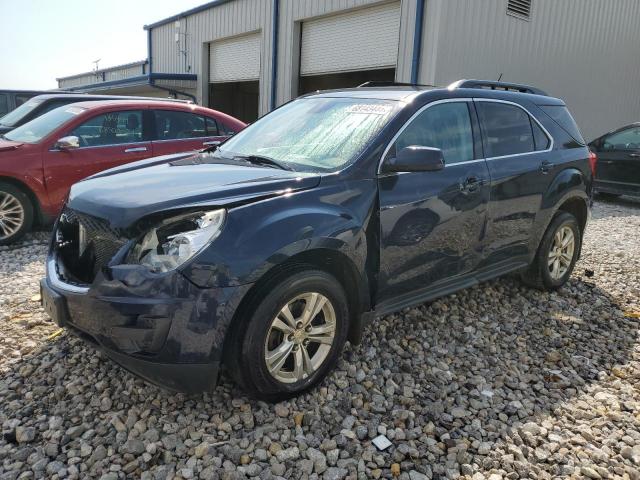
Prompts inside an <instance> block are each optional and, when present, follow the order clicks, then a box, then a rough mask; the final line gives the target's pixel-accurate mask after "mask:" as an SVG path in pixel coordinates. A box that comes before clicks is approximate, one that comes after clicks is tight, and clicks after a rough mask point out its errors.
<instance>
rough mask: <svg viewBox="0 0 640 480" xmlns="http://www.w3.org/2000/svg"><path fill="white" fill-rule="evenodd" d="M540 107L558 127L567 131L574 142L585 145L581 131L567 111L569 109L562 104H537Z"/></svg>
mask: <svg viewBox="0 0 640 480" xmlns="http://www.w3.org/2000/svg"><path fill="white" fill-rule="evenodd" d="M538 106H539V107H540V109H541V110H542V111H543V112H544V113H546V114H547V115H548V116H549V117H551V119H552V120H553V121H554V122H556V123H557V124H558V125H559V126H560V128H562V129H563V130H564V131H565V132H567V133H568V134H569V135H570V136H571V137H572V138H573V139H574V140H575V141H576V142H578V143H579V144H581V145H586V142H585V141H584V138H583V137H582V133H580V129H579V128H578V125H577V124H576V121H575V120H574V119H573V117H572V116H571V114H570V113H569V109H568V108H567V107H565V106H563V105H538Z"/></svg>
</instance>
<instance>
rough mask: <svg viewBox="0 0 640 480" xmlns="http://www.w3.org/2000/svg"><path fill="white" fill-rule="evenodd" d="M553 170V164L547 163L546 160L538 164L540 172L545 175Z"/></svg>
mask: <svg viewBox="0 0 640 480" xmlns="http://www.w3.org/2000/svg"><path fill="white" fill-rule="evenodd" d="M552 168H553V163H551V162H547V161H546V160H545V161H544V162H542V163H541V164H540V171H541V172H542V173H544V174H545V175H546V174H547V173H549V170H551V169H552Z"/></svg>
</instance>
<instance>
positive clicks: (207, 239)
mask: <svg viewBox="0 0 640 480" xmlns="http://www.w3.org/2000/svg"><path fill="white" fill-rule="evenodd" d="M225 216H226V211H225V210H212V211H210V212H202V213H195V214H190V215H185V216H182V217H179V218H176V219H170V220H168V221H165V222H164V223H163V224H162V225H160V226H158V227H156V228H153V229H152V230H150V231H149V232H147V233H146V234H145V236H144V237H142V239H141V240H140V241H139V242H138V243H137V244H136V245H135V246H134V247H133V248H132V249H131V251H130V252H129V255H128V256H127V263H136V264H140V265H144V266H145V267H147V268H149V270H151V271H152V272H156V273H161V272H168V271H170V270H175V269H176V268H178V267H179V266H180V265H182V264H183V263H184V262H186V261H187V260H189V259H190V258H191V257H193V256H194V255H196V254H197V253H199V252H200V251H201V250H202V249H203V248H205V247H206V246H207V245H208V244H209V243H211V242H212V241H214V240H215V239H216V238H217V237H218V235H220V232H221V231H222V225H223V223H224V219H225Z"/></svg>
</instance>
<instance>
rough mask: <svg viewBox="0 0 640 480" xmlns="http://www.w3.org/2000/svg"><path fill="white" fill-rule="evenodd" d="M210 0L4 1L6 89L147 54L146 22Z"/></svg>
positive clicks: (0, 47)
mask: <svg viewBox="0 0 640 480" xmlns="http://www.w3.org/2000/svg"><path fill="white" fill-rule="evenodd" d="M204 3H207V0H108V1H105V0H103V1H99V0H62V1H60V0H0V12H1V13H0V18H1V21H0V24H1V27H0V89H7V88H11V89H29V88H34V89H48V88H57V86H58V84H57V82H56V78H57V77H64V76H67V75H74V74H76V73H83V72H88V71H91V70H93V68H94V63H93V61H94V60H97V59H101V60H100V63H99V66H100V67H101V68H105V67H110V66H114V65H120V64H123V63H129V62H135V61H138V60H143V59H145V58H147V32H146V31H145V30H144V29H143V28H142V27H143V26H144V25H147V24H150V23H153V22H155V21H158V20H162V19H163V18H166V17H170V16H172V15H175V14H177V13H180V12H183V11H185V10H189V9H191V8H193V7H196V6H198V5H202V4H204Z"/></svg>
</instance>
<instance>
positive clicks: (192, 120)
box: [152, 109, 226, 156]
mask: <svg viewBox="0 0 640 480" xmlns="http://www.w3.org/2000/svg"><path fill="white" fill-rule="evenodd" d="M152 111H153V116H154V119H155V131H154V140H153V150H154V155H156V156H158V155H168V154H171V153H180V152H189V151H193V150H201V149H203V148H206V147H208V146H211V145H215V144H218V143H220V142H221V141H222V140H224V139H225V138H226V137H225V136H223V135H222V132H221V131H220V130H221V129H220V127H219V125H218V122H216V120H215V119H214V118H212V117H206V116H204V115H201V114H197V113H192V112H185V111H181V110H156V109H154V110H152Z"/></svg>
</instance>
